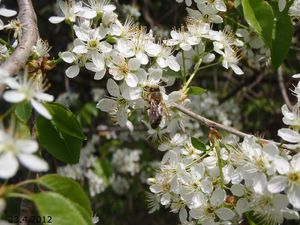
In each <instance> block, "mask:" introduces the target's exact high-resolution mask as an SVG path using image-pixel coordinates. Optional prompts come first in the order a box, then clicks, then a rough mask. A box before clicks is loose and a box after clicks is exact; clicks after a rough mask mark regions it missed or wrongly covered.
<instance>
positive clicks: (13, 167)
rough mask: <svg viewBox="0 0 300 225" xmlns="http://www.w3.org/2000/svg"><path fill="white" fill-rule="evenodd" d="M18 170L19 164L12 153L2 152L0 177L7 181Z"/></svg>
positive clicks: (0, 156)
mask: <svg viewBox="0 0 300 225" xmlns="http://www.w3.org/2000/svg"><path fill="white" fill-rule="evenodd" d="M18 168H19V163H18V161H17V159H16V158H15V156H14V155H13V153H12V152H4V153H2V154H1V155H0V177H1V178H3V179H8V178H11V177H13V176H14V175H15V174H16V173H17V170H18Z"/></svg>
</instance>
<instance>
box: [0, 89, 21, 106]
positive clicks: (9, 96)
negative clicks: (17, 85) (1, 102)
mask: <svg viewBox="0 0 300 225" xmlns="http://www.w3.org/2000/svg"><path fill="white" fill-rule="evenodd" d="M3 98H4V99H5V100H6V101H8V102H13V103H17V102H22V101H23V100H25V98H26V96H25V94H24V93H22V92H19V91H16V90H9V91H6V92H5V93H4V95H3Z"/></svg>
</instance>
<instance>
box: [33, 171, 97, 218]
mask: <svg viewBox="0 0 300 225" xmlns="http://www.w3.org/2000/svg"><path fill="white" fill-rule="evenodd" d="M38 182H39V183H40V184H42V185H43V186H45V187H47V188H48V189H50V190H51V191H54V192H57V193H59V194H61V195H63V196H64V197H65V198H68V199H69V200H71V201H72V202H75V203H77V204H79V205H80V206H81V207H82V208H83V209H84V210H86V212H87V214H88V215H90V216H92V209H91V206H90V200H89V198H88V197H87V195H86V193H85V192H84V190H83V189H82V188H81V186H80V185H79V184H78V183H77V182H76V181H75V180H73V179H71V178H67V177H62V176H59V175H57V174H50V175H45V176H42V177H40V178H39V179H38Z"/></svg>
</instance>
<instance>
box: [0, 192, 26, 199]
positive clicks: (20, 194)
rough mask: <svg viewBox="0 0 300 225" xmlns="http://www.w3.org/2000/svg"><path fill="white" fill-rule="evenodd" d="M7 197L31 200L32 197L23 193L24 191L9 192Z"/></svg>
mask: <svg viewBox="0 0 300 225" xmlns="http://www.w3.org/2000/svg"><path fill="white" fill-rule="evenodd" d="M6 197H8V198H23V199H27V200H31V197H30V196H29V195H26V194H22V193H9V194H7V195H6Z"/></svg>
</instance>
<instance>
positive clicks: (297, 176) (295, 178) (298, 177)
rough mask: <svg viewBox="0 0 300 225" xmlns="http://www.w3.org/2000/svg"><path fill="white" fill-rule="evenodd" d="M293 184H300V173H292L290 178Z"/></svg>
mask: <svg viewBox="0 0 300 225" xmlns="http://www.w3.org/2000/svg"><path fill="white" fill-rule="evenodd" d="M288 178H289V180H290V181H291V182H295V183H296V182H300V173H299V172H291V173H289V176H288Z"/></svg>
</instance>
